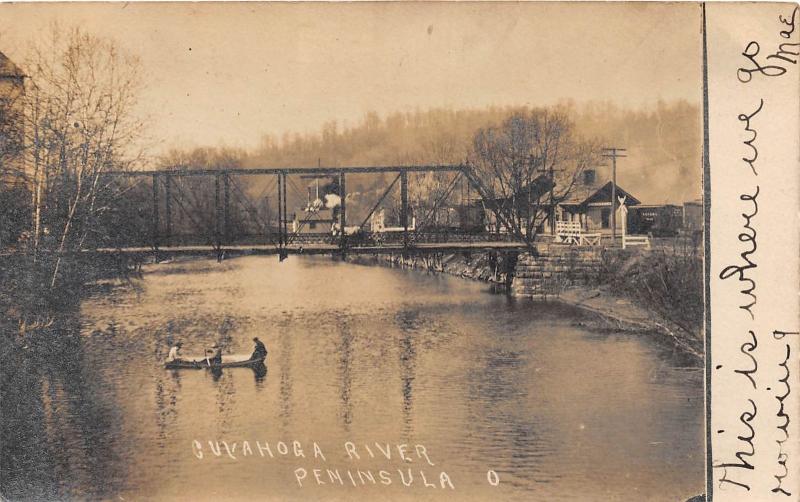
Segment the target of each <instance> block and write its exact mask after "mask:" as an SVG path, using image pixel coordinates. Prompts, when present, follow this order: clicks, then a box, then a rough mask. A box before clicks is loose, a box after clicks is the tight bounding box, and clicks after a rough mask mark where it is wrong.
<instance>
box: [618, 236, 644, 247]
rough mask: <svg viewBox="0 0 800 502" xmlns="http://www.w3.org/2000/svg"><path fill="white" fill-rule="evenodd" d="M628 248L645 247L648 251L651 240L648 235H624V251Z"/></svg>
mask: <svg viewBox="0 0 800 502" xmlns="http://www.w3.org/2000/svg"><path fill="white" fill-rule="evenodd" d="M628 246H644V247H645V248H646V249H650V238H649V237H648V236H646V235H623V236H622V249H625V248H627V247H628Z"/></svg>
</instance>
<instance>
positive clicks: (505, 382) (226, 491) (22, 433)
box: [0, 257, 704, 501]
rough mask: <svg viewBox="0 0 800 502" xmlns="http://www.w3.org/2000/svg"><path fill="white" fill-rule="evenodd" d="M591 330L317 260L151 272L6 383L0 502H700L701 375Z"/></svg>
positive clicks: (197, 264)
mask: <svg viewBox="0 0 800 502" xmlns="http://www.w3.org/2000/svg"><path fill="white" fill-rule="evenodd" d="M584 316H585V314H583V313H582V312H581V311H579V310H577V309H574V308H572V307H568V306H564V305H559V304H533V303H530V302H527V301H519V300H517V301H515V300H514V299H512V298H508V297H506V296H504V295H496V294H490V293H489V292H488V287H487V286H486V285H485V284H481V283H476V282H470V281H465V280H461V279H456V278H453V277H448V276H442V275H439V276H434V275H427V274H424V273H421V272H416V271H408V270H400V269H391V268H384V267H374V266H373V267H369V266H360V265H353V264H348V263H342V262H339V261H333V260H331V259H325V258H290V259H288V260H286V261H285V262H283V263H278V260H277V259H276V258H274V257H273V258H270V257H245V258H239V259H232V260H227V261H224V262H222V263H217V262H216V261H213V260H197V261H186V262H174V263H167V264H158V265H150V266H147V267H145V274H144V279H143V280H137V281H135V282H134V283H133V284H118V285H114V286H113V287H112V286H109V287H105V288H103V289H102V290H100V291H99V292H97V293H96V294H93V295H91V296H90V297H88V298H87V299H86V300H84V301H83V302H82V304H81V309H80V314H79V319H77V323H76V327H74V328H68V327H66V326H65V327H64V335H63V336H64V337H65V339H68V340H72V341H73V342H71V343H68V344H66V345H67V347H68V348H66V349H60V350H59V352H58V354H54V355H53V356H52V357H51V360H50V361H49V362H46V363H41V362H39V363H33V362H30V361H28V360H23V361H22V362H20V363H19V365H20V366H21V367H20V368H19V369H17V370H15V372H14V374H13V375H7V374H6V375H3V376H4V378H6V381H5V383H4V385H6V393H5V396H4V403H3V407H4V410H3V417H2V418H3V428H2V436H3V437H2V440H3V447H2V448H3V465H2V477H0V487H2V490H3V493H4V495H5V496H7V497H9V498H11V499H32V498H35V499H55V498H58V499H114V500H145V499H148V500H178V499H184V500H186V499H192V500H211V499H219V498H221V497H224V498H228V499H262V500H263V499H267V500H287V499H309V500H317V499H326V500H350V499H352V497H353V496H356V495H358V496H363V497H364V498H365V499H366V500H372V499H377V498H383V497H386V498H390V499H395V500H396V499H412V498H413V499H415V500H416V499H431V500H473V499H476V500H477V499H482V500H542V501H552V500H570V501H574V500H604V501H611V500H625V501H628V500H654V501H660V500H663V501H684V500H686V499H687V498H689V497H690V496H693V495H696V494H699V493H702V492H703V473H704V459H703V455H704V453H703V443H704V435H703V378H702V372H701V371H700V370H698V369H695V368H687V367H684V366H685V364H684V363H682V362H681V361H680V360H679V359H680V358H677V357H675V355H674V354H673V353H672V352H671V351H669V350H667V349H665V348H664V347H660V346H658V345H657V344H656V343H654V341H653V337H652V336H648V335H636V334H623V333H616V332H608V331H598V330H595V331H592V330H591V329H590V328H588V327H587V326H592V323H585V322H584V321H585V320H586V319H585V317H584ZM253 336H259V337H260V338H261V339H262V340H263V341H264V342H265V343H266V345H267V348H268V349H269V356H268V359H267V362H268V365H267V367H268V370H267V371H266V372H265V373H264V372H261V371H253V370H251V369H248V368H235V369H226V370H224V371H223V372H222V373H221V374H217V375H214V374H212V373H211V372H209V371H206V370H182V371H169V370H165V369H163V366H162V361H163V359H164V358H165V357H166V355H167V352H168V350H169V342H171V341H173V340H178V339H179V340H182V341H183V343H184V348H183V351H184V352H185V353H187V354H192V353H202V350H203V348H204V347H207V346H209V345H210V344H211V343H213V342H214V341H219V342H221V343H222V344H223V346H224V347H225V352H226V353H248V352H249V351H250V350H252V341H251V339H252V338H253ZM23 359H24V358H23ZM26 361H27V362H26ZM9 388H10V389H15V390H12V391H9V390H8V389H9ZM195 441H196V442H195ZM209 441H211V444H209ZM222 441H225V443H227V444H228V449H229V450H230V449H231V448H233V450H232V451H231V455H228V454H227V451H226V450H225V448H224V444H225V443H222ZM245 441H246V442H247V445H248V446H247V447H245V445H244V442H245ZM348 441H349V442H352V443H353V444H354V445H355V451H356V453H358V454H359V455H360V457H361V458H360V459H355V458H348V454H347V451H346V447H345V443H346V442H348ZM294 442H297V443H294ZM375 443H378V446H376V444H375ZM217 444H219V445H220V448H221V450H220V455H219V456H217V455H215V451H214V447H216V445H217ZM234 444H235V445H236V446H235V447H234V446H233V445H234ZM315 444H316V447H317V450H318V451H317V455H316V458H315V451H314V445H315ZM387 444H388V445H389V448H391V450H390V451H389V452H388V453H389V455H390V456H391V458H390V459H387V458H386V456H385V453H382V451H381V450H385V448H386V445H387ZM365 445H367V446H369V449H367V446H365ZM398 445H408V446H406V447H403V446H400V449H401V450H404V454H405V456H406V457H407V458H408V459H409V460H410V462H408V461H404V460H403V459H401V458H400V452H399V451H398ZM415 445H421V447H422V449H421V450H420V448H418V447H416V446H415ZM283 446H285V447H286V449H284V448H283ZM259 447H260V448H259ZM266 447H269V450H270V452H271V455H272V456H270V452H267V451H266V450H265V448H266ZM243 448H245V449H244V450H243ZM297 448H299V450H300V452H302V455H303V456H299V455H298V454H297V453H296V452H295V449H297ZM248 449H249V450H251V451H250V453H251V454H249V455H248V454H247V453H248ZM284 451H285V452H287V453H286V454H283V453H282V452H284ZM370 451H371V452H372V454H373V456H374V458H373V456H370V453H369V452H370ZM323 455H324V459H323V458H322V456H323ZM200 456H202V458H199V457H200ZM273 457H274V458H273ZM431 463H432V464H434V465H430V464H431ZM314 469H319V471H317V472H316V473H315V471H314ZM398 469H400V471H402V473H403V477H401V476H400V473H399V472H398ZM409 469H410V471H409ZM328 470H330V471H331V473H329V472H328ZM359 470H360V471H362V473H361V478H363V479H364V484H362V481H361V480H360V479H359V472H358V471H359ZM382 470H383V471H385V473H386V478H387V479H388V480H389V482H390V484H385V481H386V480H385V479H384V478H382V477H381V474H380V471H382ZM420 471H422V473H420ZM490 471H492V472H490ZM368 472H369V473H371V475H372V476H373V478H374V479H375V482H374V483H373V482H371V481H370V480H369V479H368V477H366V476H367V473H368ZM409 472H410V474H411V476H413V483H412V484H411V486H408V487H407V486H405V485H404V484H403V481H406V482H408V481H409V477H408V476H409V474H408V473H409ZM443 472H444V473H445V474H444V475H442V473H443ZM303 473H305V474H303ZM335 473H338V476H339V477H341V482H340V481H339V480H338V479H337V478H336V474H335ZM348 473H349V474H348ZM495 473H496V477H495ZM351 475H352V476H353V478H352V479H351V478H350V477H349V476H351ZM316 476H319V481H318V480H317V478H316ZM422 476H424V477H425V481H426V482H423V480H422ZM298 477H299V478H301V479H300V481H298ZM320 481H321V482H323V483H325V484H324V485H323V484H319V482H320ZM490 481H491V482H493V483H497V486H493V484H492V483H490ZM353 483H355V484H356V485H357V486H353ZM426 484H427V485H434V486H435V488H434V487H430V486H426ZM450 484H452V485H453V487H454V488H455V490H451V489H450V486H449V485H450ZM301 485H302V486H301ZM443 485H444V488H442V486H443Z"/></svg>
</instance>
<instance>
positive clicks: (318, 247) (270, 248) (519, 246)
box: [84, 242, 525, 256]
mask: <svg viewBox="0 0 800 502" xmlns="http://www.w3.org/2000/svg"><path fill="white" fill-rule="evenodd" d="M523 249H525V244H523V243H519V242H450V243H420V244H416V245H414V246H409V247H408V248H404V247H403V245H402V244H386V245H382V246H354V247H348V248H347V251H346V252H347V254H383V253H402V252H404V251H406V252H408V253H411V254H420V253H459V252H466V251H473V252H475V251H513V250H523ZM283 250H284V251H285V252H286V254H307V255H320V254H338V253H340V252H341V249H340V248H339V246H337V245H335V244H305V245H303V244H290V245H289V246H287V247H285V248H283ZM84 252H85V253H100V254H143V253H152V252H154V249H153V248H152V247H128V248H100V249H96V250H85V251H84ZM217 252H223V253H225V254H226V255H245V254H252V255H277V254H279V253H280V249H279V248H278V247H277V246H275V245H274V244H268V245H263V244H262V245H235V246H221V247H220V248H217V247H215V246H208V245H206V246H165V247H159V248H158V253H159V254H160V255H169V256H181V255H185V256H191V255H205V254H211V253H214V254H216V253H217Z"/></svg>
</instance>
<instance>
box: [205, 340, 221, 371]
mask: <svg viewBox="0 0 800 502" xmlns="http://www.w3.org/2000/svg"><path fill="white" fill-rule="evenodd" d="M206 362H208V365H209V366H215V365H220V364H222V348H221V347H220V346H219V344H218V343H216V342H215V343H214V345H212V346H211V348H210V349H206Z"/></svg>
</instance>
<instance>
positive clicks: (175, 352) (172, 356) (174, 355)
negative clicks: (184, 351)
mask: <svg viewBox="0 0 800 502" xmlns="http://www.w3.org/2000/svg"><path fill="white" fill-rule="evenodd" d="M181 347H183V343H182V342H176V343H175V345H173V346H172V347H170V349H169V355H168V356H167V362H170V363H173V362H176V361H180V360H181V356H180V350H181Z"/></svg>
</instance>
